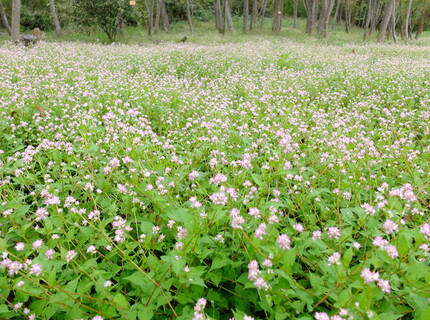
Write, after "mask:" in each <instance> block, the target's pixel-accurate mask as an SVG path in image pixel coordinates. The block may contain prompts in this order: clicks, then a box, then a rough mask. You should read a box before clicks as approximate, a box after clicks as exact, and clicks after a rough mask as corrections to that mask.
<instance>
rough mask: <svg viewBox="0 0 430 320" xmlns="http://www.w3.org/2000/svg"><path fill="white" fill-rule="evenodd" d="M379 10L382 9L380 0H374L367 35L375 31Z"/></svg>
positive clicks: (378, 19)
mask: <svg viewBox="0 0 430 320" xmlns="http://www.w3.org/2000/svg"><path fill="white" fill-rule="evenodd" d="M381 10H382V2H381V0H374V3H373V10H372V20H371V22H370V31H369V36H371V35H372V34H373V33H374V32H375V30H376V26H377V25H378V24H379V21H380V15H381Z"/></svg>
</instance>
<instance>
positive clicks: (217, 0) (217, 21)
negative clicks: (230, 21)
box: [214, 0, 223, 32]
mask: <svg viewBox="0 0 430 320" xmlns="http://www.w3.org/2000/svg"><path fill="white" fill-rule="evenodd" d="M214 12H215V28H217V29H218V30H219V32H222V30H223V26H222V15H221V2H220V0H214Z"/></svg>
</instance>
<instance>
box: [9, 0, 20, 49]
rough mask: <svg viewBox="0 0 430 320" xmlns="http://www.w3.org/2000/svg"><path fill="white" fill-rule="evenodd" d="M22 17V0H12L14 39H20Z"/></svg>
mask: <svg viewBox="0 0 430 320" xmlns="http://www.w3.org/2000/svg"><path fill="white" fill-rule="evenodd" d="M20 19H21V1H20V0H12V28H11V34H12V41H13V42H15V43H16V42H18V41H19V27H20Z"/></svg>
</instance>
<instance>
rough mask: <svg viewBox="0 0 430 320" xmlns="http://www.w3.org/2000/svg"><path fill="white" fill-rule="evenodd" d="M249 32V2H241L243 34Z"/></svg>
mask: <svg viewBox="0 0 430 320" xmlns="http://www.w3.org/2000/svg"><path fill="white" fill-rule="evenodd" d="M248 32H249V0H243V33H248Z"/></svg>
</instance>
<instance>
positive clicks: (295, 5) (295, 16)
mask: <svg viewBox="0 0 430 320" xmlns="http://www.w3.org/2000/svg"><path fill="white" fill-rule="evenodd" d="M298 8H299V0H294V2H293V28H294V29H296V28H297V11H298Z"/></svg>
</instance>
